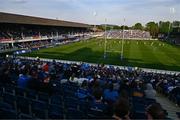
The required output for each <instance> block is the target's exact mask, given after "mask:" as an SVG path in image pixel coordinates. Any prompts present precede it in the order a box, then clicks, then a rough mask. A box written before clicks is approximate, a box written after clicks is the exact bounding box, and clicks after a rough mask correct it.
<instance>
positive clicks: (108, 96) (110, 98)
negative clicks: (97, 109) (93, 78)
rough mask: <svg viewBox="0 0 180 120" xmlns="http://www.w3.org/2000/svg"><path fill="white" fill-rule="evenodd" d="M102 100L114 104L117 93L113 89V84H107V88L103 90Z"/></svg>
mask: <svg viewBox="0 0 180 120" xmlns="http://www.w3.org/2000/svg"><path fill="white" fill-rule="evenodd" d="M103 96H104V99H105V100H106V101H107V102H108V103H114V102H115V101H116V100H117V99H118V97H119V95H118V92H117V91H116V90H114V89H113V84H112V83H110V84H109V88H108V89H105V90H104V95H103Z"/></svg>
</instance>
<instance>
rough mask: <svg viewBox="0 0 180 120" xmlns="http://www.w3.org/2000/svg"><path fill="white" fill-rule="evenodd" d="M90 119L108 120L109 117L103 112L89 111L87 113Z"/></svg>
mask: <svg viewBox="0 0 180 120" xmlns="http://www.w3.org/2000/svg"><path fill="white" fill-rule="evenodd" d="M87 116H88V119H107V118H108V117H107V116H106V115H105V114H104V113H103V111H98V110H93V109H89V110H88V113H87Z"/></svg>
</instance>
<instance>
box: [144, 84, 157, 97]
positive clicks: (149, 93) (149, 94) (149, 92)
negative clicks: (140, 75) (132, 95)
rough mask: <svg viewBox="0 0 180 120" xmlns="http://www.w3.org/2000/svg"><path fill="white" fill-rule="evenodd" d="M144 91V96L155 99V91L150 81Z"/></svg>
mask: <svg viewBox="0 0 180 120" xmlns="http://www.w3.org/2000/svg"><path fill="white" fill-rule="evenodd" d="M144 93H145V97H146V98H149V99H155V97H156V91H155V90H154V89H153V87H152V85H151V84H150V83H148V84H147V85H146V90H145V91H144Z"/></svg>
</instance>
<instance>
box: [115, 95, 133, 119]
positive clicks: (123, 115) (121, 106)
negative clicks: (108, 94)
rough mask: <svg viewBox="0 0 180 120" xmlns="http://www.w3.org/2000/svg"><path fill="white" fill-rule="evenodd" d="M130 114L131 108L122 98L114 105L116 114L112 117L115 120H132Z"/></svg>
mask: <svg viewBox="0 0 180 120" xmlns="http://www.w3.org/2000/svg"><path fill="white" fill-rule="evenodd" d="M129 113H130V107H129V103H128V100H126V99H124V98H123V99H122V98H121V99H120V100H118V101H117V103H115V105H114V114H113V116H112V117H113V118H114V119H115V120H123V119H124V120H129V119H130V118H129Z"/></svg>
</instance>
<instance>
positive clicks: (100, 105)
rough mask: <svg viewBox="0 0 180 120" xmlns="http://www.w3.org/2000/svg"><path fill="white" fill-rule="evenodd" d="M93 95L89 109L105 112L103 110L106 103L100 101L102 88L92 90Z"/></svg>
mask: <svg viewBox="0 0 180 120" xmlns="http://www.w3.org/2000/svg"><path fill="white" fill-rule="evenodd" d="M93 97H94V100H93V101H92V103H91V104H90V109H91V110H97V111H101V112H105V110H106V109H107V105H106V104H105V103H104V102H103V101H102V90H101V89H96V90H95V91H94V92H93Z"/></svg>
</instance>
